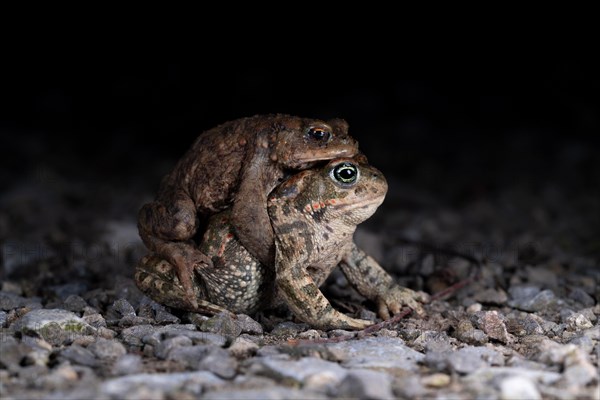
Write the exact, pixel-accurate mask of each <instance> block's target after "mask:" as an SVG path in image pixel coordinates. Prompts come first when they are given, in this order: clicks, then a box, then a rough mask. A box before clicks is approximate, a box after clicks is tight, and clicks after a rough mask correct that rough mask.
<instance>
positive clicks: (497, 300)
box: [473, 288, 508, 305]
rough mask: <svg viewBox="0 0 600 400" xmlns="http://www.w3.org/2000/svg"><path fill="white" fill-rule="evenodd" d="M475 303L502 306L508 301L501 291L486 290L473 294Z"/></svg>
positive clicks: (504, 293)
mask: <svg viewBox="0 0 600 400" xmlns="http://www.w3.org/2000/svg"><path fill="white" fill-rule="evenodd" d="M473 298H474V299H475V301H478V302H479V303H483V304H494V305H503V304H505V303H506V302H507V301H508V295H507V294H506V292H505V291H504V290H502V289H494V288H488V289H485V290H482V291H478V292H476V293H475V294H474V296H473Z"/></svg>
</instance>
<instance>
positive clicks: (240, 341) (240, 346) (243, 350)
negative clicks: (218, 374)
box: [227, 336, 259, 359]
mask: <svg viewBox="0 0 600 400" xmlns="http://www.w3.org/2000/svg"><path fill="white" fill-rule="evenodd" d="M258 347H259V346H258V344H256V343H255V342H253V341H252V340H250V339H248V338H246V337H243V336H239V337H237V338H235V340H234V341H233V343H232V344H231V346H229V348H227V351H229V354H231V355H232V356H234V357H236V358H239V359H244V358H248V357H250V356H252V355H254V354H256V352H257V350H258Z"/></svg>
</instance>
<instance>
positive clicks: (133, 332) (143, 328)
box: [120, 325, 160, 347]
mask: <svg viewBox="0 0 600 400" xmlns="http://www.w3.org/2000/svg"><path fill="white" fill-rule="evenodd" d="M157 331H158V328H155V327H154V326H152V325H137V326H132V327H130V328H126V329H123V330H122V331H121V335H120V337H121V340H122V341H123V342H124V343H125V344H127V345H129V346H138V347H141V346H142V345H143V344H144V342H143V341H142V339H143V338H145V337H151V336H153V335H155V334H156V332H157ZM159 341H160V340H159Z"/></svg>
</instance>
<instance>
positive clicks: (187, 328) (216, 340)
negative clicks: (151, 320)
mask: <svg viewBox="0 0 600 400" xmlns="http://www.w3.org/2000/svg"><path fill="white" fill-rule="evenodd" d="M176 336H186V337H188V338H190V339H191V340H192V342H193V344H212V345H215V346H219V347H221V346H224V345H225V344H227V339H226V338H225V337H224V336H222V335H218V334H216V333H211V332H200V331H198V330H197V329H196V326H195V325H192V324H186V325H176V324H173V325H167V326H164V327H160V328H158V329H154V330H153V331H152V332H151V333H150V334H149V335H146V336H144V337H143V339H142V340H143V342H144V343H146V344H151V345H153V346H156V345H158V344H159V343H160V342H161V341H163V340H165V339H168V338H172V337H176Z"/></svg>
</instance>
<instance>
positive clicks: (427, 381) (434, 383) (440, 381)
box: [421, 372, 452, 388]
mask: <svg viewBox="0 0 600 400" xmlns="http://www.w3.org/2000/svg"><path fill="white" fill-rule="evenodd" d="M421 383H423V385H425V386H429V387H434V388H442V387H446V386H448V385H450V383H452V378H451V377H450V375H448V374H442V373H439V372H438V373H435V374H431V375H427V376H424V377H423V378H421Z"/></svg>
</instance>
